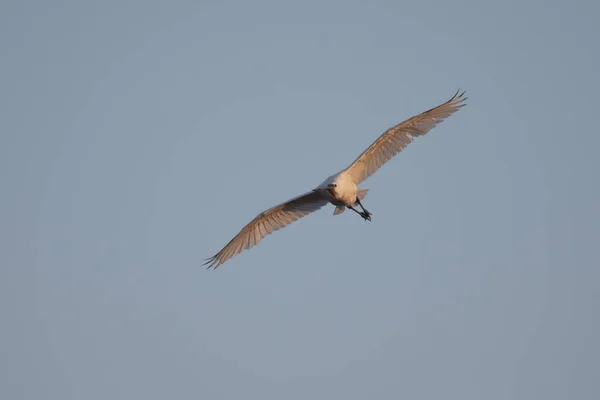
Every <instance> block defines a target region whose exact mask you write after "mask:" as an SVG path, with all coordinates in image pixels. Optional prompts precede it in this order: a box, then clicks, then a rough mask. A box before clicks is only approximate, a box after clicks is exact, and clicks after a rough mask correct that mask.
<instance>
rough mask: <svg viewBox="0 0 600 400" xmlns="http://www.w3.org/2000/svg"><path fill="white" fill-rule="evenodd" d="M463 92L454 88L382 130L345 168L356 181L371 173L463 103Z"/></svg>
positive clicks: (360, 180)
mask: <svg viewBox="0 0 600 400" xmlns="http://www.w3.org/2000/svg"><path fill="white" fill-rule="evenodd" d="M464 94H465V92H462V93H461V94H460V95H459V94H458V92H456V94H455V95H454V96H453V97H452V98H451V99H450V100H448V101H447V102H445V103H443V104H440V105H439V106H437V107H435V108H432V109H431V110H428V111H425V112H423V113H421V114H419V115H417V116H415V117H412V118H409V119H407V120H406V121H404V122H401V123H399V124H398V125H396V126H394V127H392V128H390V129H388V130H387V131H385V132H384V133H383V134H382V135H381V136H379V138H377V140H376V141H375V142H374V143H373V144H372V145H371V146H369V148H368V149H366V150H365V151H364V152H363V153H362V154H361V155H360V156H359V157H358V158H357V159H356V160H355V161H354V162H353V163H352V164H351V165H350V166H349V167H348V168H347V169H346V171H347V172H348V173H349V174H350V176H351V177H352V178H353V179H354V182H355V183H356V184H357V185H358V184H359V183H360V182H362V181H364V180H365V179H367V178H368V177H369V176H371V175H373V174H374V173H375V171H377V170H378V169H379V168H381V166H382V165H383V164H385V163H386V162H388V161H389V160H390V159H391V158H392V157H394V156H395V155H396V154H398V153H399V152H401V151H402V150H403V149H404V148H405V147H406V146H408V145H409V144H410V142H412V140H413V137H415V136H421V135H425V134H426V133H427V132H429V131H430V130H431V129H433V128H434V127H435V126H436V125H437V124H439V123H440V122H442V121H443V120H444V119H446V118H447V117H449V116H450V114H452V113H454V112H456V111H458V109H459V108H461V107H462V106H464V105H465V104H464V101H465V100H466V99H467V98H466V97H464Z"/></svg>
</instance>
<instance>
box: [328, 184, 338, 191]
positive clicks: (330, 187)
mask: <svg viewBox="0 0 600 400" xmlns="http://www.w3.org/2000/svg"><path fill="white" fill-rule="evenodd" d="M336 187H337V184H335V183H330V184H329V185H327V190H329V191H330V192H333V191H334V190H335V188H336Z"/></svg>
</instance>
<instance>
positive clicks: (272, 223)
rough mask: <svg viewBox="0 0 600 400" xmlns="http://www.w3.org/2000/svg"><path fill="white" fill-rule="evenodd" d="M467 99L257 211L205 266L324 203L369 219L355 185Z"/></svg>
mask: <svg viewBox="0 0 600 400" xmlns="http://www.w3.org/2000/svg"><path fill="white" fill-rule="evenodd" d="M466 99H467V97H465V92H462V93H460V94H459V92H456V94H455V95H454V96H452V98H451V99H450V100H448V101H446V102H445V103H443V104H440V105H439V106H437V107H435V108H432V109H431V110H428V111H425V112H424V113H421V114H419V115H417V116H414V117H412V118H409V119H407V120H406V121H404V122H401V123H399V124H398V125H396V126H394V127H392V128H390V129H388V130H387V131H385V132H384V133H383V134H382V135H381V136H379V138H377V140H375V142H373V144H371V146H369V147H368V148H367V149H366V150H365V151H363V152H362V154H361V155H360V156H358V158H357V159H356V160H354V162H353V163H352V164H350V166H349V167H347V168H346V169H343V170H342V171H340V172H338V173H337V174H334V175H331V176H330V177H328V178H327V179H325V180H324V181H323V183H321V184H320V185H319V186H317V187H316V188H315V189H313V190H311V191H310V192H307V193H304V194H302V195H300V196H298V197H294V198H293V199H291V200H288V201H286V202H285V203H282V204H279V205H277V206H275V207H272V208H270V209H268V210H266V211H263V212H262V213H260V214H258V215H257V216H256V218H254V219H253V220H252V221H250V222H249V223H248V224H247V225H246V226H244V227H243V228H242V230H241V231H240V232H239V233H238V234H237V235H236V236H235V237H234V238H233V239H231V241H230V242H229V243H227V245H226V246H225V247H223V248H222V249H221V251H219V252H218V253H217V254H215V255H214V256H212V257H210V258H208V259H206V260H205V261H206V262H205V263H204V265H208V267H207V269H210V268H214V269H216V268H218V267H219V266H220V265H221V264H223V263H225V262H226V261H227V260H229V259H230V258H231V257H233V256H235V255H237V254H239V253H241V252H242V251H244V250H246V249H249V248H251V247H253V246H255V245H256V244H258V242H260V241H261V240H262V239H263V238H264V237H265V236H267V235H268V234H270V233H272V232H274V231H276V230H278V229H280V228H283V227H285V226H287V225H289V224H291V223H292V222H294V221H296V220H298V219H300V218H302V217H304V216H305V215H308V214H310V213H312V212H315V211H317V210H319V209H320V208H322V207H323V206H325V205H326V204H327V203H331V204H333V205H334V206H335V210H334V211H333V214H334V215H338V214H341V213H343V212H344V211H345V210H346V208H348V209H350V210H352V211H354V212H355V213H357V214H358V215H360V216H361V217H362V218H363V219H364V220H365V221H371V215H372V214H371V213H370V212H369V211H367V209H366V208H365V207H364V206H363V204H362V200H363V199H364V197H365V196H366V194H367V191H368V190H369V189H359V188H358V185H359V184H360V183H361V182H362V181H364V180H365V179H367V178H368V177H370V176H371V175H373V173H375V171H377V170H378V169H379V168H380V167H381V166H382V165H383V164H385V163H386V162H387V161H389V160H390V159H391V158H392V157H394V156H395V155H396V154H398V153H399V152H400V151H402V150H403V149H404V148H405V147H406V146H408V144H409V143H410V142H412V140H413V138H414V137H416V136H422V135H425V134H426V133H427V132H429V131H430V130H431V129H433V128H434V127H435V126H436V125H437V124H439V123H440V122H442V121H443V120H444V119H446V118H447V117H449V116H450V114H453V113H454V112H456V111H458V109H459V108H461V107H462V106H464V105H465V103H464V101H465V100H466ZM357 207H360V210H358V209H357Z"/></svg>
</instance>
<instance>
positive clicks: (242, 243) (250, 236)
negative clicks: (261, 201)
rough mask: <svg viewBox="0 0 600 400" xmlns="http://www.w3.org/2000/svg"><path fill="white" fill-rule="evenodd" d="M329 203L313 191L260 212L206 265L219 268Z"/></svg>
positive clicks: (208, 260)
mask: <svg viewBox="0 0 600 400" xmlns="http://www.w3.org/2000/svg"><path fill="white" fill-rule="evenodd" d="M327 203H328V200H327V199H326V198H325V197H323V195H322V194H321V193H319V192H316V191H312V192H308V193H305V194H303V195H301V196H298V197H295V198H293V199H291V200H288V201H286V202H285V203H282V204H279V205H278V206H275V207H273V208H270V209H268V210H267V211H264V212H262V213H260V214H258V215H257V216H256V218H254V219H253V220H252V221H250V223H248V225H246V226H245V227H243V228H242V230H241V231H240V233H238V234H237V235H236V236H235V237H234V238H233V239H231V241H230V242H229V243H227V245H226V246H225V247H223V249H221V251H219V252H218V253H217V254H215V255H214V256H213V257H210V258H209V259H207V261H206V262H205V263H204V265H208V267H207V268H214V269H216V268H218V267H219V266H220V265H221V264H223V263H225V262H226V261H227V260H229V259H230V258H231V257H233V256H235V255H237V254H239V253H241V252H242V251H244V250H246V249H249V248H250V247H252V246H255V245H256V244H258V242H260V241H261V240H262V238H264V237H265V236H267V235H268V234H270V233H272V232H274V231H276V230H277V229H280V228H283V227H285V226H288V225H289V224H291V223H292V222H294V221H296V220H298V219H300V218H302V217H304V216H305V215H308V214H310V213H312V212H314V211H317V210H318V209H320V208H321V207H323V206H324V205H326V204H327Z"/></svg>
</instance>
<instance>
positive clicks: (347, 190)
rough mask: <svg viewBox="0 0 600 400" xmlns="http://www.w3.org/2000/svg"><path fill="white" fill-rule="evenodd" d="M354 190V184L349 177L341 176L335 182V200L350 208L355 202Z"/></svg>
mask: <svg viewBox="0 0 600 400" xmlns="http://www.w3.org/2000/svg"><path fill="white" fill-rule="evenodd" d="M356 190H357V188H356V183H354V181H353V180H352V179H351V178H350V177H349V176H345V175H341V176H340V177H339V178H338V179H337V181H336V187H335V191H334V193H335V194H334V196H335V199H336V200H337V201H338V202H341V203H343V204H344V205H347V206H351V205H353V204H354V203H355V202H356Z"/></svg>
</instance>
